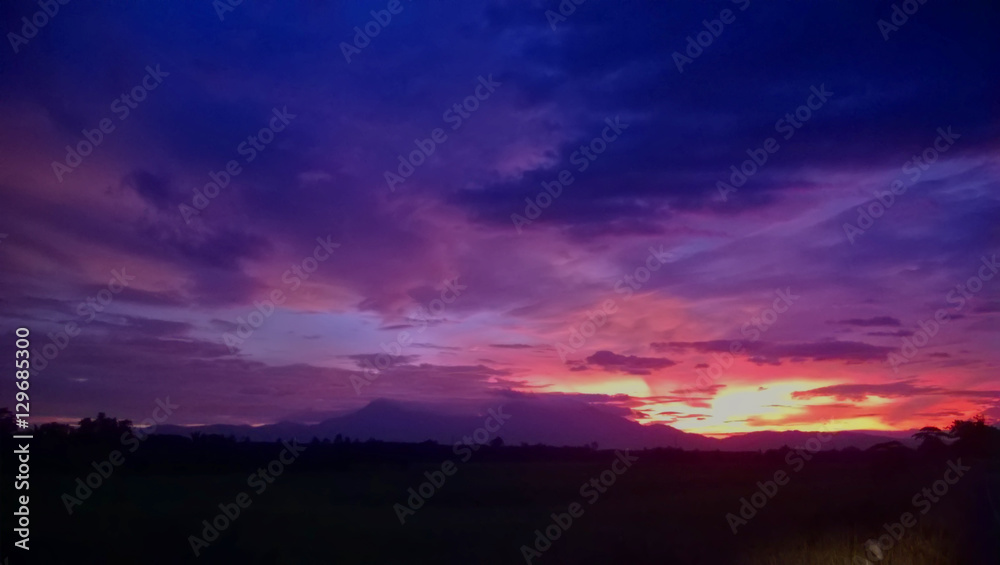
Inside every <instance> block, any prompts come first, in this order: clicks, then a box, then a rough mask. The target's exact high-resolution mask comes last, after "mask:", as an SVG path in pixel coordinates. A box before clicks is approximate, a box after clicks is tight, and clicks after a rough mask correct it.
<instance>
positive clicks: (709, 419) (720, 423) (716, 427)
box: [646, 380, 892, 435]
mask: <svg viewBox="0 0 1000 565" xmlns="http://www.w3.org/2000/svg"><path fill="white" fill-rule="evenodd" d="M828 384H830V383H823V382H817V381H805V380H795V381H782V382H778V383H771V384H767V385H761V386H758V385H749V386H732V385H730V386H727V387H726V388H723V389H721V390H720V391H719V394H718V395H717V396H716V397H715V398H713V399H711V400H710V401H708V403H709V405H710V407H708V408H694V407H691V406H685V405H680V406H679V405H677V404H651V405H648V406H647V407H646V408H647V409H648V410H649V411H650V412H651V419H652V421H653V422H656V421H661V422H667V423H669V424H670V425H671V426H673V427H676V428H678V429H680V430H683V431H686V432H693V433H699V434H707V435H730V434H739V433H746V432H753V431H765V430H771V431H782V430H793V429H794V430H801V431H809V430H816V431H843V430H879V429H882V430H888V429H891V427H889V426H887V425H886V424H885V422H883V421H881V420H880V419H878V418H875V417H870V416H866V417H850V416H849V415H848V414H845V416H847V417H845V418H839V419H836V420H829V421H823V422H815V423H809V422H805V421H802V420H796V419H795V417H796V416H804V415H805V414H806V407H807V406H810V405H812V404H814V403H815V399H809V400H805V399H794V398H792V393H793V392H795V391H798V390H809V389H813V388H819V387H823V386H827V385H828ZM761 389H763V390H761ZM824 400H825V401H826V402H829V401H830V400H831V399H824ZM890 402H892V401H891V399H888V398H879V397H871V398H869V399H867V400H865V401H864V402H863V403H857V402H853V403H852V404H856V405H859V406H865V407H868V406H882V405H885V404H889V403H890ZM660 411H675V412H682V413H685V414H705V415H706V417H705V418H704V419H702V420H697V419H694V418H682V419H679V420H677V421H675V422H671V421H670V420H671V419H670V418H667V417H657V416H656V414H655V413H656V412H660ZM748 419H754V420H756V422H755V423H754V425H749V424H748V423H747V420H748ZM785 419H791V420H792V421H793V423H785V422H782V420H785ZM769 422H773V425H771V424H769Z"/></svg>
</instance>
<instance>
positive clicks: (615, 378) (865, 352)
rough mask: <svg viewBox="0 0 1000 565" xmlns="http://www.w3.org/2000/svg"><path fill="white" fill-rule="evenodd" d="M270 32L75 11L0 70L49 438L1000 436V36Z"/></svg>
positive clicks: (774, 28)
mask: <svg viewBox="0 0 1000 565" xmlns="http://www.w3.org/2000/svg"><path fill="white" fill-rule="evenodd" d="M267 4H268V5H267V6H262V5H258V4H256V3H254V4H251V3H250V2H244V3H242V4H240V5H238V6H235V7H234V8H233V9H232V10H230V11H223V12H221V21H220V15H219V14H217V8H214V7H213V4H212V3H211V2H209V1H201V2H193V1H192V2H171V3H164V4H162V5H159V4H150V3H143V4H142V5H141V6H140V5H137V4H134V3H131V2H109V3H107V4H106V5H104V6H103V7H101V8H98V7H96V6H93V5H89V4H88V5H84V3H76V2H73V3H69V4H67V5H65V6H61V7H60V12H59V13H58V14H57V15H55V16H53V17H52V18H51V19H50V21H48V22H47V23H46V25H45V26H43V27H41V28H40V29H38V30H37V34H36V35H34V36H33V37H32V38H30V39H27V38H26V41H24V42H17V41H14V40H11V39H10V37H8V42H7V43H8V45H5V46H3V48H2V49H0V52H2V55H0V113H2V115H3V116H4V120H3V123H4V127H2V128H0V233H3V234H6V237H4V238H3V239H2V240H0V264H2V266H3V268H2V269H0V323H2V325H0V328H2V330H3V335H4V336H5V337H4V339H3V349H2V350H3V351H5V352H7V354H8V358H10V357H13V341H14V337H13V332H14V329H15V328H17V327H21V326H24V327H27V328H29V329H30V330H31V336H32V350H33V351H32V357H33V358H35V359H36V361H37V364H36V365H35V369H36V371H35V373H34V374H33V375H32V391H33V396H32V401H33V402H32V404H33V407H34V410H33V412H32V418H33V420H34V421H35V422H38V421H44V420H46V419H59V420H64V421H74V420H77V419H79V418H81V417H84V416H93V415H94V414H96V413H97V412H98V411H104V412H107V413H109V414H111V415H115V416H119V417H125V418H132V419H136V420H141V419H142V418H145V417H148V416H149V414H150V413H151V412H152V410H153V408H154V407H155V406H156V404H155V402H156V399H158V398H167V397H169V398H170V400H171V402H173V403H175V404H177V405H179V406H180V407H181V408H180V409H178V410H177V411H176V414H175V415H174V416H173V419H172V421H171V423H173V424H195V423H255V424H256V423H267V422H275V421H279V420H282V419H291V420H298V421H309V422H312V421H317V420H319V419H322V418H324V417H327V416H329V415H331V414H337V413H343V412H345V411H348V410H353V409H357V408H360V407H362V406H364V405H365V404H367V403H368V402H370V401H371V400H373V399H376V398H389V399H395V400H400V401H406V402H412V403H415V404H420V405H424V406H426V407H428V408H430V409H433V410H439V411H454V412H461V411H471V410H478V409H481V408H483V407H487V406H493V405H496V404H497V403H498V402H502V401H504V400H506V399H510V398H515V397H516V398H527V399H534V400H537V401H539V402H545V401H546V400H551V399H555V398H558V399H560V400H564V399H567V398H569V399H575V400H578V401H580V402H585V403H590V404H592V405H594V406H598V407H601V408H602V409H606V410H608V411H612V412H616V413H620V414H623V415H628V416H629V417H631V418H633V419H635V420H637V421H641V422H662V423H667V424H670V425H672V426H675V427H677V428H680V429H683V430H685V431H694V432H699V433H733V432H745V431H754V430H767V429H819V428H820V427H821V426H825V428H824V429H834V430H847V429H868V430H872V429H911V428H915V427H921V426H924V425H947V423H949V422H950V421H951V420H953V419H956V418H962V417H970V416H972V415H974V414H979V413H984V414H986V415H987V417H989V418H990V419H997V418H1000V373H998V367H1000V347H998V336H1000V333H998V332H1000V276H996V274H997V270H998V269H1000V265H998V264H997V263H996V260H997V254H998V253H1000V221H998V220H1000V153H998V149H1000V142H998V140H1000V137H998V134H1000V81H998V78H997V77H998V76H1000V60H998V58H1000V49H998V39H997V31H996V30H997V29H998V25H1000V9H998V8H997V7H996V6H995V5H993V4H992V3H990V2H973V3H971V4H963V5H962V6H957V5H952V4H951V3H948V2H941V1H935V0H930V1H929V2H926V3H925V4H922V5H921V6H920V7H919V9H918V10H917V11H916V12H915V13H913V14H911V15H909V16H908V19H907V21H905V22H903V24H902V25H899V26H897V27H898V29H896V30H889V31H885V30H884V29H880V26H879V24H878V21H879V20H880V19H881V20H886V21H891V18H892V14H893V8H892V3H891V2H884V1H879V2H865V3H857V4H855V5H851V6H848V5H846V4H845V3H842V2H836V1H833V0H827V1H821V2H811V3H787V2H786V3H781V6H782V10H781V11H780V12H779V10H778V9H777V7H776V6H775V4H776V3H774V4H773V3H770V2H764V1H763V0H749V1H748V0H740V1H734V2H729V1H724V2H718V1H717V2H694V1H686V2H680V3H677V2H648V3H636V2H610V1H607V0H588V1H586V2H583V3H582V4H580V5H576V7H575V12H573V13H571V14H568V15H566V16H564V17H563V18H553V17H552V15H549V16H548V17H547V16H546V10H550V9H557V6H558V3H556V2H540V1H538V2H513V1H507V0H494V1H492V2H485V1H484V2H479V1H476V2H462V3H447V5H446V6H442V5H438V4H434V3H428V2H410V1H408V0H403V1H402V2H401V3H399V4H394V3H392V2H383V1H381V0H378V1H366V2H358V3H353V2H352V3H344V2H325V1H318V0H317V1H311V2H303V3H301V5H298V4H299V3H295V4H296V5H297V7H292V3H287V4H288V5H287V6H286V5H284V4H286V3H267ZM274 4H280V5H274ZM345 4H347V5H345ZM390 6H396V8H397V13H395V14H389V12H388V10H387V7H390ZM34 9H35V5H34V4H31V5H30V6H28V5H25V6H17V7H15V6H12V5H11V3H5V4H4V6H3V7H0V13H2V15H3V17H4V19H5V22H6V23H7V24H8V25H7V26H6V27H5V29H7V30H15V31H17V30H19V29H20V28H21V27H22V24H23V22H22V21H21V17H22V16H26V15H27V16H30V14H31V12H32V11H33V10H34ZM373 10H375V11H376V12H378V11H380V10H385V14H389V15H391V20H390V21H389V22H388V23H386V24H384V25H383V24H376V25H374V26H370V27H371V29H376V30H377V31H378V33H377V35H376V36H375V37H371V38H360V39H358V38H356V36H357V35H358V32H356V31H355V29H354V28H355V26H358V27H359V28H364V27H365V26H366V24H368V23H369V22H370V21H373V20H374V17H373V16H372V14H371V12H372V11H373ZM724 10H728V11H729V12H728V15H724V12H723V11H724ZM379 17H382V16H379ZM703 20H708V24H705V23H703ZM713 20H718V22H715V23H713ZM723 20H728V21H729V22H730V23H723ZM550 21H551V23H550ZM720 26H721V31H720V32H719V33H718V34H717V36H715V35H713V34H712V29H715V30H716V31H719V28H720ZM553 28H554V29H553ZM362 31H363V29H362ZM702 32H704V33H707V34H708V35H707V36H706V35H704V33H703V34H702V36H701V37H702V39H705V38H710V42H709V43H708V45H707V46H700V45H698V43H697V39H692V41H693V42H694V43H693V44H689V42H688V37H689V36H691V37H692V38H695V37H697V36H698V34H699V33H702ZM12 41H13V43H12ZM366 41H367V43H366ZM15 44H16V45H15ZM359 44H361V45H360V46H359ZM345 45H346V46H349V47H345ZM692 45H695V46H697V47H698V49H694V48H693V47H692ZM692 54H696V56H692ZM348 59H349V60H348ZM678 67H680V69H679V68H678ZM123 96H124V98H123ZM140 98H141V100H140ZM463 104H464V106H463ZM456 105H458V106H457V107H456ZM796 112H798V115H796ZM795 124H797V125H795ZM101 128H104V131H101ZM112 128H113V129H112ZM262 129H264V132H263V133H262V132H261V130H262ZM436 130H440V131H436ZM251 136H253V139H252V140H251V139H249V138H250V137H251ZM88 137H89V138H90V141H89V142H88V141H87V140H88ZM98 138H99V141H98V142H96V147H92V151H86V149H87V146H88V143H89V144H94V143H95V142H94V140H97V139H98ZM769 139H770V141H768V140H769ZM81 143H82V146H83V151H81V153H87V155H86V156H81V157H80V159H79V162H77V160H76V157H75V155H69V156H68V155H67V152H68V151H69V149H67V146H69V148H70V149H72V150H73V151H76V148H77V147H78V146H80V144H81ZM421 148H423V149H421ZM428 148H430V149H432V150H433V151H431V150H429V149H428ZM415 152H416V153H415ZM425 153H430V154H429V155H425ZM754 158H757V159H758V161H757V162H754V161H753V159H754ZM764 158H766V161H763V159H764ZM401 159H402V160H403V161H406V162H407V164H405V165H401ZM748 160H749V161H748ZM745 162H746V163H745ZM761 162H762V164H759V163H761ZM54 163H55V164H54ZM733 167H735V169H734V168H733ZM227 168H229V171H228V172H225V174H219V172H220V171H226V169H227ZM741 168H743V169H744V171H743V172H742V173H737V174H736V175H734V172H733V171H734V170H736V171H739V169H741ZM234 171H238V172H235V173H234ZM563 171H566V173H563ZM747 171H752V172H751V173H750V174H748V175H747V176H745V177H744V179H745V184H741V177H740V175H746V172H747ZM213 176H214V178H215V179H220V178H223V177H228V178H229V182H228V184H227V185H226V186H225V187H222V188H220V189H219V190H218V193H217V195H215V196H214V197H212V198H208V197H207V196H199V194H198V193H196V191H195V189H198V191H202V194H204V191H205V190H206V185H207V184H209V183H210V182H212V181H213ZM734 177H735V178H734ZM560 179H562V181H561V182H560ZM569 179H572V180H571V182H567V181H568V180H569ZM720 183H725V184H720ZM737 185H740V186H737ZM546 186H547V187H548V189H546V188H545V187H546ZM207 190H208V191H209V192H211V191H212V190H214V189H213V188H212V187H207ZM893 190H895V193H893ZM553 193H555V194H556V195H557V196H555V197H554V198H553V196H552V194H553ZM212 194H215V193H214V192H212ZM876 194H878V196H876ZM526 198H527V199H529V202H534V203H536V204H537V205H538V206H539V208H537V209H535V208H532V207H529V204H528V203H526ZM202 204H207V205H205V206H202ZM543 206H544V207H543ZM859 207H860V208H859ZM859 210H860V211H859ZM536 213H537V215H536ZM869 214H870V215H869ZM873 216H877V217H873ZM845 224H850V226H846V227H845ZM296 270H298V272H296ZM308 271H312V272H308ZM115 273H117V274H115ZM131 277H134V278H131ZM112 280H115V282H113V283H112V282H111V281H112ZM121 281H124V284H123V283H122V282H121ZM276 296H277V297H279V301H280V302H281V303H280V304H277V305H274V304H272V302H273V301H274V300H275V297H276ZM88 299H90V300H91V302H88ZM108 299H110V301H108ZM272 308H273V310H272ZM98 310H99V311H98ZM588 319H591V320H593V322H588ZM245 321H246V322H247V323H248V324H249V323H250V322H260V323H259V324H256V325H259V327H257V328H254V329H253V331H250V332H248V331H244V330H246V329H247V328H241V327H240V326H241V325H243V323H244V322H245ZM68 323H74V324H76V325H75V326H72V328H75V330H76V331H72V330H71V333H75V334H76V335H71V336H70V335H68V334H65V333H64V332H66V326H67V324H68ZM50 334H51V335H50ZM928 334H933V335H928ZM47 344H52V345H51V346H50V347H49V353H54V352H57V354H55V355H48V354H46V353H45V352H44V351H43V348H44V347H46V345H47ZM60 344H61V345H60ZM380 353H381V354H383V355H382V356H381V357H379V354H380ZM45 357H53V358H52V359H45ZM42 359H45V360H44V361H43V360H42ZM46 361H47V362H46ZM369 363H370V364H371V366H375V365H380V367H378V372H377V373H375V372H373V371H371V370H369V371H368V372H367V373H366V372H365V368H366V367H369ZM362 379H363V380H362ZM359 383H362V384H360V385H359ZM0 390H2V393H3V395H4V399H5V400H4V401H3V402H0V406H4V405H8V404H9V405H10V406H11V407H13V401H8V400H7V399H12V398H13V391H14V387H13V385H12V382H11V379H5V380H4V381H3V385H2V387H0Z"/></svg>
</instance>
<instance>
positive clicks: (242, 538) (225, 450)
mask: <svg viewBox="0 0 1000 565" xmlns="http://www.w3.org/2000/svg"><path fill="white" fill-rule="evenodd" d="M43 445H44V444H43V442H38V441H37V440H36V442H35V443H34V445H33V447H32V449H33V450H35V451H33V459H32V480H31V489H30V492H31V531H32V536H31V551H30V554H31V557H32V559H33V560H34V562H37V563H46V564H53V565H55V564H63V563H65V564H74V565H76V564H81V563H144V564H159V563H164V564H168V563H169V564H174V563H185V562H201V563H240V564H243V563H246V564H255V563H260V564H312V563H316V564H319V563H324V564H326V563H372V564H409V563H456V564H458V563H461V564H466V565H472V564H479V563H483V564H485V563H511V564H513V563H524V562H526V560H525V557H524V555H523V554H522V546H528V547H531V548H533V549H534V546H535V544H536V536H537V534H536V530H546V528H549V529H550V531H551V532H553V533H555V534H557V535H558V539H555V540H554V541H552V542H551V545H550V546H546V545H545V543H544V541H543V542H541V543H540V545H539V547H541V548H543V549H544V548H545V547H548V549H546V550H545V551H540V552H539V553H540V556H538V555H536V556H535V557H533V558H532V559H531V561H530V562H531V563H536V564H537V563H540V564H553V563H628V564H634V563H684V564H688V563H691V564H696V563H747V564H766V563H773V564H786V563H795V564H806V565H808V564H830V565H833V564H837V565H840V564H848V563H864V562H865V561H863V560H862V557H863V555H864V551H865V548H864V545H863V544H864V543H865V542H866V540H869V539H874V538H877V537H879V536H880V535H883V534H886V535H888V534H887V531H886V529H885V527H884V524H890V525H891V524H896V523H899V522H900V521H901V516H902V515H903V514H904V513H905V512H910V513H911V514H912V515H913V517H914V518H915V520H916V523H915V524H913V525H912V527H903V526H898V527H896V528H897V529H896V530H895V531H896V532H897V533H898V534H899V535H900V538H901V539H899V540H898V541H897V540H895V539H892V547H891V548H890V549H888V550H887V551H885V552H884V554H883V556H882V558H881V559H878V558H877V557H876V558H874V559H872V561H871V562H872V563H888V564H914V565H921V564H932V563H933V564H937V563H940V564H950V563H961V564H979V563H983V564H987V563H988V564H996V563H998V562H1000V557H998V556H1000V547H998V544H1000V541H998V540H1000V516H998V514H997V510H996V506H995V504H996V503H997V502H1000V501H998V500H997V496H996V495H995V494H993V495H992V501H993V502H992V503H993V504H994V506H992V507H991V495H990V494H989V487H990V481H991V480H992V487H993V492H994V493H996V492H1000V489H998V488H997V487H998V480H997V477H998V473H1000V462H998V459H997V458H995V457H993V458H986V457H982V456H979V457H975V456H969V455H968V454H961V453H956V452H953V451H947V452H940V453H936V454H926V453H924V454H918V453H916V452H913V451H910V450H898V451H892V450H890V451H886V452H870V451H869V452H860V451H849V452H830V453H820V454H818V455H814V456H812V458H811V460H809V461H806V460H805V459H804V458H802V459H799V456H798V455H794V454H793V455H786V453H785V452H778V451H772V452H768V453H765V454H759V453H692V452H679V451H673V450H651V451H638V452H633V453H632V456H633V457H635V458H637V459H636V460H635V461H634V462H631V466H630V467H625V466H624V463H618V464H614V466H613V462H614V461H615V460H616V459H618V458H619V456H618V455H616V454H615V452H614V451H606V450H599V451H598V450H592V449H583V448H546V447H488V446H487V447H483V448H481V449H479V450H478V451H477V452H476V453H474V454H471V457H469V459H468V461H467V462H462V461H461V460H462V457H461V456H458V455H456V454H455V453H454V452H453V451H452V448H451V447H450V446H437V445H430V444H424V445H403V444H389V443H348V444H312V445H307V446H304V447H306V449H305V451H304V452H303V453H302V454H301V455H300V456H299V457H298V458H297V459H295V460H294V461H293V462H291V463H289V464H288V465H287V466H286V465H282V466H281V467H283V469H281V473H280V475H277V476H274V477H271V478H272V479H273V482H271V483H267V482H266V481H264V480H261V479H260V478H257V479H255V481H254V482H252V483H250V484H248V476H249V475H250V474H251V473H254V472H255V471H256V470H257V469H259V468H263V467H267V465H268V464H269V463H271V462H272V461H274V460H276V458H278V457H279V455H280V454H281V452H282V450H283V449H285V448H284V447H283V446H282V445H281V444H263V443H233V442H227V441H216V442H209V441H204V440H202V441H200V442H191V441H189V440H186V439H180V438H176V437H169V438H168V437H157V436H153V437H152V438H150V439H148V440H147V441H146V442H145V443H143V444H142V445H141V446H139V448H138V449H137V450H136V451H135V452H134V453H128V449H127V448H123V446H122V445H114V444H100V443H94V444H91V445H86V446H80V445H76V446H73V447H71V448H70V447H67V448H58V447H52V446H50V448H49V449H50V451H48V452H46V451H44V450H42V447H43ZM113 449H119V450H121V451H122V452H123V453H124V460H125V461H124V464H123V465H122V466H121V467H118V468H115V469H114V471H113V472H112V473H111V474H110V476H109V477H108V478H107V479H102V481H101V482H102V484H100V486H98V487H97V488H96V489H94V491H93V493H92V494H90V495H89V497H87V498H86V499H85V500H83V499H82V500H80V502H81V503H82V504H80V505H77V506H74V508H73V514H72V515H69V514H67V511H66V509H65V505H64V501H63V500H62V499H61V497H62V495H63V494H64V493H67V494H69V495H73V496H75V495H74V490H75V489H76V488H77V483H76V479H77V477H81V478H85V477H86V475H87V474H89V473H91V472H94V468H93V467H92V466H91V462H92V461H97V462H98V463H99V464H100V463H101V462H103V461H105V460H107V459H108V454H109V453H110V452H111V451H112V450H113ZM10 451H11V450H8V449H7V447H6V446H5V447H4V449H3V452H4V453H9V452H10ZM449 460H450V461H452V462H454V463H455V465H456V466H455V467H454V468H451V467H449V470H453V471H454V474H453V475H452V476H445V475H444V474H443V473H442V474H440V475H437V476H435V478H436V479H437V480H439V481H440V479H441V477H445V481H444V483H443V485H442V486H441V487H440V488H436V489H435V492H434V493H433V494H432V495H431V496H430V498H429V499H428V500H427V501H426V502H424V504H423V505H422V506H421V507H420V508H418V509H417V510H416V511H415V513H412V514H410V513H407V515H406V523H405V525H401V524H400V520H399V518H397V514H396V511H395V510H394V505H395V504H397V503H399V504H402V505H406V504H407V498H408V496H410V495H409V494H408V492H407V490H408V489H409V488H411V487H412V488H414V489H418V488H419V487H420V484H421V483H423V482H426V481H427V480H428V479H427V478H426V477H425V476H424V473H425V472H432V473H433V472H434V471H438V470H440V469H441V468H442V463H443V462H445V461H449ZM959 460H960V461H961V463H960V464H961V465H962V466H964V467H968V468H969V470H967V471H963V476H961V477H960V478H958V477H957V476H956V475H955V474H954V472H952V473H949V475H948V477H947V478H949V479H952V480H954V484H952V485H947V492H946V493H945V494H943V495H941V496H939V497H938V496H935V495H934V493H933V491H930V496H931V497H933V498H935V499H937V501H936V502H931V499H930V498H926V497H924V495H922V494H920V493H921V490H922V489H923V488H925V487H929V488H931V487H932V485H933V483H934V482H935V481H939V480H941V479H943V478H944V477H945V473H946V471H947V470H948V469H949V461H951V462H953V464H955V465H957V464H958V463H957V462H958V461H959ZM5 463H7V464H6V465H5V468H4V475H5V476H9V473H8V470H9V469H10V467H9V466H8V465H9V461H8V460H7V459H6V456H5ZM613 468H615V469H617V470H618V471H620V472H621V473H620V474H616V473H615V472H614V471H610V470H611V469H613ZM105 469H107V466H105ZM272 469H279V466H278V465H276V464H275V465H273V466H272ZM606 471H608V472H609V473H605V475H604V477H605V479H606V480H607V482H608V483H610V482H611V478H612V477H613V481H614V482H613V484H610V486H607V487H605V486H604V485H601V486H600V489H603V490H604V492H603V493H602V492H600V490H599V489H598V488H597V487H594V486H587V487H585V488H584V489H583V490H582V491H581V486H583V485H584V484H585V483H588V481H590V480H591V479H592V478H597V479H598V480H599V477H600V476H601V474H602V473H604V472H606ZM779 471H783V472H784V473H786V475H785V479H787V480H785V479H782V481H781V482H785V483H786V484H784V485H777V484H775V485H767V484H765V485H764V488H765V489H766V490H768V491H770V492H771V493H772V494H773V497H771V498H768V499H767V502H766V504H764V505H763V507H762V508H760V509H755V515H753V516H752V517H751V518H750V519H749V520H747V522H746V523H745V524H741V525H739V526H738V532H737V533H736V534H735V535H734V533H733V531H732V529H731V527H730V524H729V523H728V522H727V517H726V515H727V513H733V514H734V515H738V514H739V512H740V505H741V498H747V499H750V498H751V497H752V496H753V495H754V493H755V492H758V486H757V482H758V481H761V482H764V481H773V480H775V474H776V472H779ZM991 477H992V479H991ZM779 478H781V475H779ZM91 480H92V481H93V482H94V483H96V479H93V478H92V479H91ZM6 482H7V481H6V480H5V484H6ZM599 484H600V483H599ZM942 484H945V485H946V484H947V483H942ZM940 486H941V485H939V487H940ZM261 487H263V488H261ZM4 488H5V492H4V500H5V501H10V500H11V497H10V495H9V492H11V491H9V487H8V486H5V487H4ZM427 490H429V489H428V487H425V492H427ZM258 491H259V492H258ZM241 492H245V493H246V494H247V496H248V497H249V506H248V507H246V508H242V509H240V514H239V516H238V517H237V518H235V520H232V521H231V524H229V525H228V526H227V527H226V528H225V529H224V530H223V531H221V532H220V533H219V535H218V538H217V539H214V541H211V542H210V543H209V545H208V546H207V547H204V546H202V547H200V548H199V549H200V557H197V558H196V557H195V554H194V552H193V550H192V545H191V540H190V539H189V536H192V535H194V536H199V537H202V536H203V535H204V533H203V529H204V528H205V526H204V524H203V523H202V521H203V520H209V521H212V520H213V519H215V517H216V516H217V515H219V514H220V513H221V510H220V508H219V505H220V504H223V505H225V506H227V507H228V508H230V509H232V508H235V507H238V505H237V504H236V499H237V495H239V494H240V493H241ZM915 495H918V496H917V498H916V499H915V498H914V497H915ZM763 496H765V495H758V497H757V502H758V503H760V502H761V501H762V500H764V499H763V498H762V497H763ZM242 500H243V501H244V502H246V499H242ZM573 503H577V504H579V506H578V507H574V512H575V513H576V514H577V517H575V518H573V517H571V516H569V514H568V512H569V511H570V505H571V504H573ZM11 506H12V505H10V504H8V503H7V502H5V503H4V520H5V524H4V534H5V536H6V535H7V533H8V532H10V531H11V527H12V526H10V525H9V522H8V521H9V520H10V512H11V510H8V509H10V508H11ZM924 510H926V513H922V511H924ZM231 512H232V510H231ZM581 512H582V514H581ZM746 512H747V514H748V515H749V509H747V510H746ZM553 513H556V514H557V515H563V514H565V515H566V516H561V517H560V518H559V519H560V520H561V521H563V523H568V522H567V517H569V518H571V519H572V522H571V523H570V524H569V527H568V528H566V529H565V531H562V528H559V530H560V531H559V532H556V531H555V530H556V528H557V526H553V523H554V522H553V518H552V517H551V516H552V514H553ZM225 521H227V520H222V519H221V518H220V519H219V523H220V524H224V523H225ZM550 526H551V528H550ZM208 535H209V537H211V532H209V534H208ZM9 540H10V538H6V541H5V547H8V546H7V545H6V544H8V543H10V541H9ZM888 541H889V538H883V542H884V543H888ZM536 551H537V549H536ZM18 557H21V554H19V556H18ZM868 557H869V558H873V557H875V556H874V554H869V555H868Z"/></svg>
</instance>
